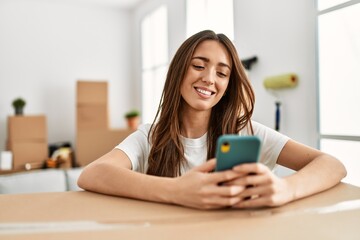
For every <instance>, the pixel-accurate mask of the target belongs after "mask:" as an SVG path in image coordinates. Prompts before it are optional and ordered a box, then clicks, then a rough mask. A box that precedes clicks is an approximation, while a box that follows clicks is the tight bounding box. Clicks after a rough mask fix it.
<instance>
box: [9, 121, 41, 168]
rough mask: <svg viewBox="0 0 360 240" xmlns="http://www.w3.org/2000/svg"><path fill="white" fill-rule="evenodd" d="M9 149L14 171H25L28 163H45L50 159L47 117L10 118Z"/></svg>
mask: <svg viewBox="0 0 360 240" xmlns="http://www.w3.org/2000/svg"><path fill="white" fill-rule="evenodd" d="M7 149H8V150H9V151H11V152H12V155H13V169H14V170H24V169H25V164H27V163H31V164H34V163H38V164H41V163H44V162H45V160H46V159H47V158H48V143H47V126H46V117H45V116H11V117H8V139H7Z"/></svg>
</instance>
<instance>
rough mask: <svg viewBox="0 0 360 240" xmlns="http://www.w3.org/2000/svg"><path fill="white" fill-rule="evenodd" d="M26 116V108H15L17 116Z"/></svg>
mask: <svg viewBox="0 0 360 240" xmlns="http://www.w3.org/2000/svg"><path fill="white" fill-rule="evenodd" d="M23 114H24V108H20V107H19V108H15V115H23Z"/></svg>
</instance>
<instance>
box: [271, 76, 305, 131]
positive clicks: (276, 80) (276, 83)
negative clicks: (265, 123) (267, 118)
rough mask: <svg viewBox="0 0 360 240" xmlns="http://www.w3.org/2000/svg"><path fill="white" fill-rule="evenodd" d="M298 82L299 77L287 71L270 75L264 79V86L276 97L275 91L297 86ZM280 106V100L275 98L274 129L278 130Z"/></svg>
mask: <svg viewBox="0 0 360 240" xmlns="http://www.w3.org/2000/svg"><path fill="white" fill-rule="evenodd" d="M298 82H299V79H298V77H297V75H296V74H294V73H287V74H282V75H277V76H271V77H267V78H265V79H264V87H265V89H267V90H270V91H272V93H273V95H275V97H276V98H278V97H277V95H276V93H275V91H277V90H282V89H287V88H294V87H296V86H297V84H298ZM280 106H281V101H280V100H276V101H275V108H276V110H275V130H276V131H279V130H280Z"/></svg>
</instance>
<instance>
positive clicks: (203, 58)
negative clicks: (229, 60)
mask: <svg viewBox="0 0 360 240" xmlns="http://www.w3.org/2000/svg"><path fill="white" fill-rule="evenodd" d="M192 59H200V60H203V61H204V62H210V59H208V58H206V57H201V56H195V57H193V58H191V60H192ZM218 65H220V66H222V67H227V68H229V69H230V70H231V68H230V66H229V65H227V64H226V63H223V62H220V63H219V64H218Z"/></svg>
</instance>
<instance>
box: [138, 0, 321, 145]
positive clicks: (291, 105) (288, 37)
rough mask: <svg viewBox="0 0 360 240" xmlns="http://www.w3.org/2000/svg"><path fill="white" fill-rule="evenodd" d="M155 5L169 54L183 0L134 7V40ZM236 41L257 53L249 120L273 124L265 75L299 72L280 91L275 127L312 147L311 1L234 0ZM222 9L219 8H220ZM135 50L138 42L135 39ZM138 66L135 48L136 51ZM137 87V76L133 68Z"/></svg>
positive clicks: (176, 42)
mask: <svg viewBox="0 0 360 240" xmlns="http://www.w3.org/2000/svg"><path fill="white" fill-rule="evenodd" d="M160 4H166V5H167V6H168V11H169V24H168V27H169V40H170V45H169V51H170V53H169V55H170V58H171V57H172V56H173V55H174V53H175V51H176V50H177V48H178V47H179V46H180V44H181V43H182V42H183V41H184V40H185V36H186V15H185V14H186V13H185V10H186V0H178V1H174V0H172V1H171V0H148V1H147V2H146V4H143V5H142V6H140V7H138V8H137V9H136V10H135V11H134V16H135V17H134V29H136V31H135V35H134V39H137V40H139V39H140V34H139V33H140V21H141V19H142V18H143V17H144V16H145V15H146V14H147V13H149V12H151V11H152V10H154V9H155V8H156V7H158V6H159V5H160ZM234 12H235V14H234V17H235V45H236V47H237V49H238V52H239V55H240V57H241V58H247V57H250V56H253V55H257V56H258V58H259V60H258V63H256V64H255V65H253V68H252V69H251V71H249V77H250V79H251V81H252V83H253V86H254V89H255V93H256V106H255V113H254V120H257V121H259V122H261V123H263V124H265V125H267V126H269V127H272V128H273V127H274V124H275V123H274V122H275V103H274V101H275V98H274V97H273V96H272V95H270V94H269V93H268V92H266V91H265V89H264V88H263V85H262V82H263V80H264V78H265V77H267V76H273V75H278V74H284V73H288V72H295V73H296V74H297V75H298V76H299V81H300V83H299V85H298V87H297V88H295V89H290V90H285V91H281V92H280V93H279V94H278V95H279V96H280V98H281V100H282V102H283V104H282V108H281V110H282V116H281V117H282V119H281V126H280V131H281V132H283V133H284V134H286V135H288V136H290V137H291V138H293V139H295V140H297V141H300V142H302V143H305V144H308V145H310V146H313V147H316V146H317V133H316V128H317V116H316V107H317V104H316V61H315V7H314V1H313V0H304V1H295V0H291V1H287V0H274V1H260V0H253V1H245V0H234ZM219 14H221V11H219ZM135 43H136V45H137V46H138V47H137V49H140V42H139V41H136V42H135ZM135 56H136V59H135V62H136V64H135V65H139V64H140V63H141V62H140V51H138V52H137V54H135ZM134 74H137V75H136V79H137V81H138V83H137V84H139V86H140V84H141V83H140V78H141V75H140V74H139V72H136V73H134Z"/></svg>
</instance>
